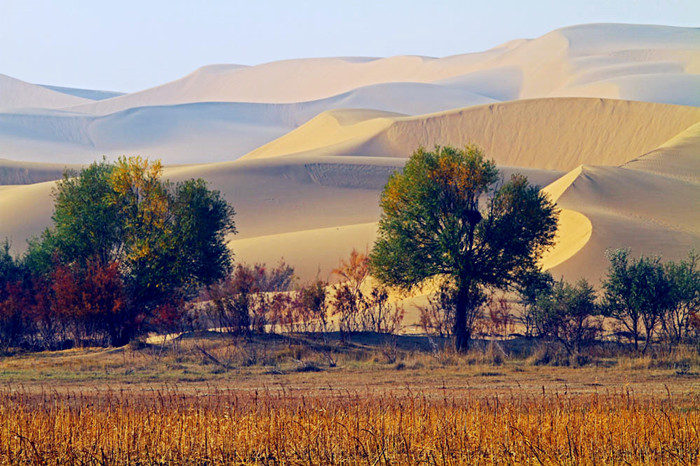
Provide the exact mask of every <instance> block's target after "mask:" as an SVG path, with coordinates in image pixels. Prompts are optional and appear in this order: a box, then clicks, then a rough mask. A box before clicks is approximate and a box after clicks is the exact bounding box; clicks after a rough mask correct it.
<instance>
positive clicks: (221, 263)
mask: <svg viewBox="0 0 700 466" xmlns="http://www.w3.org/2000/svg"><path fill="white" fill-rule="evenodd" d="M161 175H162V167H161V166H160V163H159V162H155V163H150V162H148V161H147V160H143V159H141V158H139V157H132V158H121V159H119V160H118V161H117V162H116V163H108V162H106V161H102V162H98V163H94V164H92V165H90V166H89V167H87V168H85V169H83V170H81V171H80V173H66V175H65V176H64V178H63V180H61V181H59V182H58V183H57V186H56V189H55V192H54V200H55V211H54V214H53V217H52V219H53V226H52V227H51V228H49V229H47V230H46V231H44V233H43V234H42V235H41V237H40V238H38V239H35V240H33V241H31V242H30V246H29V250H28V252H27V253H26V254H25V255H23V256H22V257H20V258H13V257H12V256H11V254H10V251H9V244H8V243H5V244H4V246H3V247H2V248H0V345H3V346H5V347H7V346H12V345H17V344H20V343H23V344H26V345H29V346H41V347H45V348H55V347H61V346H62V345H65V344H67V343H71V344H104V345H121V344H124V343H126V342H128V341H130V340H131V339H133V338H135V337H137V336H139V335H141V334H143V333H145V332H148V331H160V332H167V331H172V330H176V329H178V328H182V327H183V326H185V327H186V326H189V328H195V327H198V328H205V327H220V328H222V329H225V330H227V331H231V332H235V333H241V332H248V331H258V332H266V331H277V330H278V329H281V330H284V331H298V330H306V331H321V332H326V331H327V330H328V329H330V328H331V326H330V324H329V322H330V319H333V320H334V325H333V326H334V328H337V329H338V330H340V332H341V334H343V335H346V334H349V333H352V332H356V331H364V330H369V331H377V332H393V331H396V330H397V329H398V328H399V325H400V322H401V319H402V317H403V309H402V308H401V307H400V306H399V307H397V306H395V305H390V300H389V292H388V287H393V288H398V289H400V290H404V291H406V290H415V289H420V288H421V287H425V286H430V287H434V286H436V285H437V287H438V289H439V292H438V293H436V294H435V295H434V296H433V298H431V299H432V301H431V305H430V306H429V307H428V308H426V310H425V311H424V312H423V317H422V319H423V323H424V326H425V327H426V328H435V329H437V330H438V332H439V333H441V334H446V333H450V334H452V335H453V336H454V338H455V344H456V347H457V348H458V349H459V350H466V349H467V348H468V346H469V342H470V340H471V339H472V337H473V335H474V333H475V332H478V331H479V326H480V325H483V323H484V321H487V322H489V325H490V326H491V327H493V328H504V327H507V325H508V323H509V322H511V321H512V318H511V316H510V315H509V304H508V302H507V301H506V300H505V299H504V298H503V297H501V298H499V299H494V298H493V297H494V296H496V294H497V293H501V294H502V293H507V292H518V293H519V294H520V295H521V296H522V302H523V304H524V306H525V314H524V316H525V318H524V323H525V324H526V326H527V329H528V333H533V334H536V335H538V336H541V337H546V338H554V339H557V340H559V341H561V342H562V343H563V344H564V345H565V346H566V348H567V349H568V350H569V351H570V352H576V351H579V350H580V348H581V347H582V345H585V344H587V342H589V341H592V340H594V339H595V338H596V337H597V336H598V335H599V334H600V332H601V325H600V319H601V317H602V316H609V317H612V318H613V319H614V320H615V321H616V322H618V323H619V325H620V326H621V327H622V330H623V331H624V332H625V333H624V334H625V335H627V336H629V337H630V340H631V341H632V342H633V343H634V345H635V347H636V348H638V347H639V345H640V342H641V341H644V347H643V348H642V351H646V348H647V347H648V345H649V344H650V342H651V341H652V340H653V338H654V336H655V335H656V334H657V332H659V331H661V332H662V333H663V334H664V335H665V336H666V337H667V338H669V339H670V341H672V342H674V343H678V342H681V341H684V340H686V339H687V338H688V337H689V335H690V334H691V330H692V329H693V328H694V327H693V326H694V325H695V321H696V319H697V309H698V294H699V292H698V273H697V267H696V262H697V258H696V256H694V255H691V256H690V257H689V259H688V260H686V261H682V262H680V263H678V264H676V263H669V264H667V265H662V264H661V263H660V261H659V260H658V259H653V258H640V259H639V260H631V259H630V257H629V253H628V252H626V251H615V252H613V253H611V255H610V261H611V265H610V271H609V274H608V277H607V279H606V281H605V283H604V284H603V289H604V291H605V295H604V297H602V299H601V300H600V301H598V302H597V301H596V299H595V293H594V291H593V289H592V287H591V286H590V285H589V284H588V283H586V282H585V281H582V282H579V283H577V284H574V285H571V284H567V283H564V282H555V281H553V279H552V277H551V276H549V275H548V274H545V273H543V272H542V271H541V270H540V269H539V267H538V261H539V259H540V258H541V256H542V254H543V253H544V252H545V251H546V250H547V248H549V247H551V246H552V245H553V243H554V236H555V233H556V226H557V217H558V210H557V209H556V207H555V206H554V205H553V203H552V202H551V201H550V200H549V199H548V197H547V196H546V195H545V194H544V193H542V192H541V191H540V190H539V189H538V187H536V186H532V185H530V184H529V183H528V181H527V179H526V178H525V177H523V176H521V175H514V176H512V177H511V178H510V179H509V180H503V179H502V178H501V177H500V175H499V172H498V170H497V169H496V166H495V164H494V162H493V161H489V160H487V159H486V158H485V156H484V154H483V153H482V152H481V150H480V149H479V148H477V147H474V146H468V147H466V148H465V149H455V148H452V147H436V148H435V150H434V151H426V150H424V149H419V150H417V151H416V152H415V153H414V154H413V156H412V157H411V158H410V159H409V161H408V162H407V164H406V166H405V168H404V169H403V171H401V172H397V173H395V174H394V175H392V176H391V177H390V179H389V181H388V183H387V185H386V186H385V188H384V190H383V192H382V195H381V201H380V205H381V207H382V210H383V213H382V216H381V219H380V222H379V231H378V238H377V241H376V243H375V245H374V248H373V249H372V251H371V253H370V254H369V255H365V254H361V253H358V252H357V251H353V253H352V254H351V256H350V258H349V260H348V261H344V262H342V263H341V265H340V267H339V268H338V269H336V270H334V275H335V276H337V277H338V278H339V279H340V283H337V284H335V285H334V286H332V287H331V286H329V284H328V283H327V282H325V281H322V280H316V281H314V282H312V283H310V284H307V285H303V286H295V284H294V278H293V269H292V268H291V267H289V266H287V265H285V264H284V263H282V264H280V265H279V266H278V267H276V268H271V269H269V268H267V267H265V266H264V265H255V266H246V265H244V264H239V265H237V266H236V267H234V266H233V261H232V256H231V253H230V252H229V250H228V248H227V246H226V236H227V235H229V234H233V233H235V232H236V230H235V225H234V221H233V216H234V210H233V208H232V207H231V206H230V205H229V204H228V203H227V202H226V201H225V200H224V199H223V197H222V196H221V194H220V193H219V192H217V191H211V190H209V189H208V188H207V186H206V183H205V182H204V181H203V180H188V181H185V182H180V183H175V184H173V183H170V182H167V181H163V180H161ZM370 275H371V277H372V278H370ZM484 316H488V319H484Z"/></svg>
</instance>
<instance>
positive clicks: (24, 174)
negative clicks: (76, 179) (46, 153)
mask: <svg viewBox="0 0 700 466" xmlns="http://www.w3.org/2000/svg"><path fill="white" fill-rule="evenodd" d="M79 168H80V165H70V164H60V163H56V164H50V163H32V162H15V161H12V160H3V159H0V186H3V185H23V184H34V183H42V182H44V181H52V180H56V179H59V178H61V177H62V176H63V172H64V171H65V170H66V169H79Z"/></svg>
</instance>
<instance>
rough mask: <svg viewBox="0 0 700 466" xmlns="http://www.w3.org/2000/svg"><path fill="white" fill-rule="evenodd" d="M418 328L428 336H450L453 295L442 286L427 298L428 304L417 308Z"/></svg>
mask: <svg viewBox="0 0 700 466" xmlns="http://www.w3.org/2000/svg"><path fill="white" fill-rule="evenodd" d="M418 310H419V312H420V318H419V319H420V320H419V323H420V326H421V328H422V329H423V331H424V332H425V333H427V334H428V335H437V336H439V337H440V338H446V337H449V336H452V328H453V326H454V316H455V302H454V293H452V292H451V290H450V289H448V288H446V287H444V286H442V287H440V288H439V290H438V291H437V292H436V293H432V294H431V295H430V296H428V304H427V305H426V306H419V307H418Z"/></svg>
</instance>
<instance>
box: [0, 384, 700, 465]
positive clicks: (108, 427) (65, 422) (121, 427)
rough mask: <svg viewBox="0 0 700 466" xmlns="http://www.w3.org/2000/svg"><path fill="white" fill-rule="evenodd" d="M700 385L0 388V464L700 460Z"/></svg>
mask: <svg viewBox="0 0 700 466" xmlns="http://www.w3.org/2000/svg"><path fill="white" fill-rule="evenodd" d="M698 396H700V395H698V394H696V395H695V396H686V397H682V398H671V397H667V398H661V399H659V398H648V399H646V398H637V397H635V396H633V395H631V394H630V393H629V392H620V393H613V394H598V393H594V394H590V395H580V396H575V395H567V394H546V393H542V394H541V395H517V394H514V395H511V396H498V395H495V396H484V397H472V396H469V395H466V396H462V395H461V394H460V395H458V396H454V394H448V393H447V392H445V393H440V391H436V392H431V393H421V392H411V391H410V390H408V391H406V390H403V389H398V390H395V391H383V392H376V391H369V392H350V391H333V390H329V391H328V392H327V393H325V394H315V395H304V394H291V393H287V392H285V391H274V392H269V391H267V392H258V391H252V392H251V391H237V390H231V391H229V390H226V391H222V390H217V389H210V390H205V391H202V392H200V393H197V394H194V395H191V394H190V395H187V394H185V393H183V392H179V391H178V390H177V389H169V390H164V391H151V392H129V391H106V392H105V391H103V392H101V393H96V392H91V393H81V392H72V393H64V394H59V393H57V392H44V393H38V394H36V393H34V394H30V393H27V392H22V391H12V390H5V391H3V392H2V393H0V462H2V463H3V464H244V463H245V464H250V463H255V464H370V465H374V464H698V461H700V411H699V410H698V401H699V400H698Z"/></svg>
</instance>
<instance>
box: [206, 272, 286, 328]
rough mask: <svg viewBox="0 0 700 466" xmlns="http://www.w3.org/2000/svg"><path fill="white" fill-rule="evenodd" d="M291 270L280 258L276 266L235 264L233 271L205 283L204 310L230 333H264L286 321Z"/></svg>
mask: <svg viewBox="0 0 700 466" xmlns="http://www.w3.org/2000/svg"><path fill="white" fill-rule="evenodd" d="M293 281H294V269H293V268H292V267H291V266H289V265H288V264H286V263H285V262H284V261H280V263H279V264H278V265H277V267H274V268H268V267H267V266H266V265H265V264H254V265H247V264H238V265H237V266H236V267H235V269H234V271H233V273H232V274H231V275H230V276H229V277H227V278H225V279H223V280H221V281H219V282H217V283H215V284H214V285H211V286H209V287H208V288H207V289H206V291H205V293H204V300H206V301H208V302H207V304H206V306H205V310H206V313H207V314H208V315H209V316H210V318H211V319H212V320H213V322H214V323H215V324H216V325H217V326H218V327H220V328H222V329H224V330H226V331H228V332H230V333H237V334H240V333H245V332H248V331H250V330H255V331H258V332H260V333H263V332H265V330H266V327H267V325H268V324H272V326H273V329H274V328H275V327H276V326H277V325H278V324H283V323H285V322H287V316H286V313H287V312H288V310H289V309H290V307H291V305H290V300H289V299H288V298H287V297H286V293H288V292H289V291H290V290H291V287H292V284H293Z"/></svg>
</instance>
